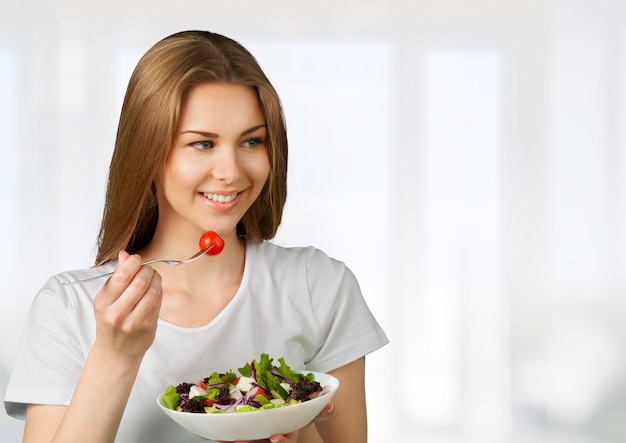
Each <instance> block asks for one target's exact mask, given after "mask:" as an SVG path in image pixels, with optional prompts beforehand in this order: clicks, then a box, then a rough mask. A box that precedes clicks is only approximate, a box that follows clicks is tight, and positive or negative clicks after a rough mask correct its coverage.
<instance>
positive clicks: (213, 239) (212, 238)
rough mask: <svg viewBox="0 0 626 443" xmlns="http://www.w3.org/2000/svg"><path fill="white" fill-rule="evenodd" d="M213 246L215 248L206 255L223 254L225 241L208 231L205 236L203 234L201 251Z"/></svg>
mask: <svg viewBox="0 0 626 443" xmlns="http://www.w3.org/2000/svg"><path fill="white" fill-rule="evenodd" d="M211 245H214V246H213V247H212V248H211V249H209V250H208V251H206V254H207V255H217V254H219V253H220V252H222V249H224V240H222V238H221V237H220V236H219V235H217V234H216V233H215V232H213V231H206V232H205V233H204V234H202V237H200V249H205V248H208V247H209V246H211Z"/></svg>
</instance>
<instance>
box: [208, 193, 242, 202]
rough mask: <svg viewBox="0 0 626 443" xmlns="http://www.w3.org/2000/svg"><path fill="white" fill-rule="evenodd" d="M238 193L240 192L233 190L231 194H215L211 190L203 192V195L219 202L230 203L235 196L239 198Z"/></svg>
mask: <svg viewBox="0 0 626 443" xmlns="http://www.w3.org/2000/svg"><path fill="white" fill-rule="evenodd" d="M237 194H238V193H237V192H233V193H232V194H229V195H222V194H213V193H211V192H203V193H202V195H203V196H204V197H205V198H207V199H208V200H212V201H214V202H219V203H229V202H231V201H233V200H234V199H235V198H237Z"/></svg>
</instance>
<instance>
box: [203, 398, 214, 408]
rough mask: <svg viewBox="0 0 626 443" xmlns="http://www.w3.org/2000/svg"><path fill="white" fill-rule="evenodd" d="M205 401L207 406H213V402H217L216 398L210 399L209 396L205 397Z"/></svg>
mask: <svg viewBox="0 0 626 443" xmlns="http://www.w3.org/2000/svg"><path fill="white" fill-rule="evenodd" d="M205 403H206V405H207V406H213V405H214V404H216V403H217V400H212V399H210V398H207V399H206V400H205Z"/></svg>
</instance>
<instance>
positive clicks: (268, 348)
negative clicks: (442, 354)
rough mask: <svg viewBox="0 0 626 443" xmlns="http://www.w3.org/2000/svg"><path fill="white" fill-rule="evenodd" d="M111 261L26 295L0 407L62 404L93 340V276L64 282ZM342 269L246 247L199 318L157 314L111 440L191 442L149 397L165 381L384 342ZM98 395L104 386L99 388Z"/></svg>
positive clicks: (344, 357)
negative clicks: (231, 282)
mask: <svg viewBox="0 0 626 443" xmlns="http://www.w3.org/2000/svg"><path fill="white" fill-rule="evenodd" d="M114 268H115V262H111V263H107V264H106V265H103V266H100V267H97V268H90V269H85V270H81V271H74V272H66V273H63V274H59V275H57V276H54V277H52V278H51V279H50V280H49V281H48V282H47V283H46V285H45V286H44V287H43V288H42V289H41V291H40V292H39V293H38V294H37V296H36V297H35V300H34V302H33V305H32V307H31V310H30V313H29V316H28V319H27V321H26V326H25V329H24V332H23V336H22V341H21V343H20V347H19V350H18V354H17V358H16V361H15V366H14V369H13V372H12V374H11V379H10V381H9V384H8V386H7V390H6V396H5V408H6V411H7V413H8V414H9V415H12V416H14V417H17V418H23V417H24V414H25V410H26V405H27V404H31V403H39V404H59V405H68V404H69V402H70V399H71V397H72V393H73V390H74V387H75V385H76V382H77V380H78V377H79V375H80V373H81V370H82V367H83V364H84V362H85V359H86V357H87V354H88V352H89V350H90V348H91V346H92V344H93V341H94V339H95V319H94V314H93V299H94V297H95V294H96V293H97V291H98V289H99V288H100V287H101V286H102V280H95V281H91V282H88V283H82V284H76V285H67V286H64V285H63V284H62V282H63V281H65V280H73V279H80V278H85V277H89V276H92V275H98V274H100V273H103V272H107V271H112V270H113V269H114ZM387 341H388V340H387V337H386V336H385V333H384V332H383V330H382V329H381V327H380V326H379V324H378V323H377V321H376V320H375V318H374V317H373V316H372V314H371V312H370V310H369V308H368V307H367V305H366V303H365V301H364V299H363V296H362V295H361V291H360V288H359V285H358V283H357V281H356V279H355V277H354V275H353V274H352V272H351V271H350V270H349V269H348V268H347V267H346V266H345V265H344V264H343V263H342V262H339V261H336V260H334V259H331V258H329V257H328V256H327V255H326V254H324V253H323V252H322V251H320V250H318V249H315V248H312V247H308V248H284V247H280V246H276V245H274V244H272V243H268V242H265V243H261V244H257V243H251V242H248V243H247V246H246V263H245V268H244V274H243V279H242V282H241V286H240V288H239V290H238V291H237V293H236V294H235V296H234V298H233V299H232V301H231V302H230V303H229V304H228V305H227V306H226V307H225V308H224V310H223V311H222V312H221V313H220V314H219V315H218V316H217V317H216V318H215V319H213V321H211V322H210V323H209V324H207V325H205V326H201V327H198V328H182V327H179V326H176V325H174V324H171V323H168V322H166V321H164V320H159V324H158V328H157V333H156V338H155V340H154V343H153V345H152V346H151V347H150V349H149V350H148V351H147V352H146V354H145V357H144V359H143V361H142V364H141V367H140V370H139V373H138V375H137V379H136V381H135V385H134V387H133V390H132V393H131V395H130V398H129V401H128V405H127V407H126V410H125V412H124V416H123V418H122V422H121V424H120V428H119V432H118V434H117V439H116V441H118V442H152V443H157V442H201V441H206V440H201V439H199V438H197V437H194V436H193V435H191V434H190V433H189V432H187V431H186V430H184V429H183V428H181V427H180V426H178V425H177V424H176V423H174V422H173V421H171V420H170V419H169V418H167V417H166V416H165V415H164V414H163V412H162V411H160V410H158V407H157V405H156V398H157V396H158V395H159V394H160V393H161V392H163V390H164V389H165V388H166V387H167V386H169V385H176V384H178V383H181V382H194V381H197V380H201V379H203V378H204V377H206V376H208V375H210V373H211V372H213V371H218V372H225V371H227V370H231V369H232V370H237V368H238V367H241V366H243V365H244V364H245V363H246V362H250V361H252V359H254V358H256V359H258V358H259V357H260V355H261V354H262V353H267V354H269V356H270V357H272V358H275V359H277V358H278V357H284V358H285V361H286V362H287V363H288V364H289V365H290V366H292V367H293V368H294V369H307V370H311V371H319V372H328V371H331V370H333V369H336V368H339V367H341V366H343V365H345V364H347V363H350V362H352V361H354V360H356V359H358V358H360V357H362V356H364V355H366V354H368V353H370V352H372V351H374V350H376V349H378V348H379V347H381V346H383V345H385V344H386V343H387ZM102 401H103V402H106V401H107V393H106V392H102Z"/></svg>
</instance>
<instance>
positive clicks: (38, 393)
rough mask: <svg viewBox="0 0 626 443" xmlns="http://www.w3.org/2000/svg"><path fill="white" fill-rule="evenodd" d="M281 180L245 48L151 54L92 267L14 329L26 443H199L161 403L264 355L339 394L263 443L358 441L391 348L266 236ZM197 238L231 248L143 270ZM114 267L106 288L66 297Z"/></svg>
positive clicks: (121, 145)
mask: <svg viewBox="0 0 626 443" xmlns="http://www.w3.org/2000/svg"><path fill="white" fill-rule="evenodd" d="M286 175H287V138H286V131H285V125H284V120H283V115H282V109H281V105H280V100H279V98H278V95H277V94H276V92H275V90H274V88H273V87H272V85H271V84H270V82H269V81H268V80H267V78H266V77H265V75H264V74H263V72H262V70H261V68H260V67H259V66H258V64H257V62H256V61H255V59H254V58H253V56H252V55H251V54H250V53H249V52H247V51H246V50H245V49H244V48H243V47H241V46H240V45H239V44H238V43H236V42H234V41H232V40H230V39H228V38H226V37H223V36H220V35H217V34H212V33H209V32H200V31H189V32H182V33H178V34H174V35H172V36H170V37H167V38H165V39H163V40H162V41H160V42H159V43H157V44H156V45H155V46H153V47H152V48H151V49H150V50H149V51H148V52H147V53H146V54H145V55H144V57H143V58H142V59H141V60H140V61H139V63H138V65H137V67H136V69H135V71H134V72H133V75H132V77H131V79H130V83H129V86H128V90H127V93H126V97H125V100H124V105H123V108H122V113H121V117H120V124H119V129H118V136H117V140H116V146H115V151H114V154H113V158H112V162H111V166H110V172H109V181H108V187H107V196H106V205H105V209H104V215H103V221H102V225H101V229H100V235H99V242H98V246H99V248H98V254H97V259H96V261H97V263H96V264H97V266H96V267H93V268H90V269H87V270H81V271H75V272H67V273H64V274H60V275H58V276H54V277H52V278H51V279H50V280H49V281H48V282H47V283H46V285H45V286H44V287H43V289H42V290H41V291H40V293H39V294H38V295H37V297H36V299H35V301H34V303H33V306H32V308H31V312H30V315H29V318H28V321H27V324H26V327H25V330H24V335H23V338H22V342H21V345H20V349H19V352H18V356H17V359H16V364H15V368H14V372H13V374H12V378H11V381H10V383H9V386H8V388H7V393H6V398H5V405H6V408H7V412H8V413H9V414H11V415H13V416H16V417H25V419H26V423H25V431H24V441H25V442H52V441H54V442H56V441H62V442H70V441H77V442H78V441H80V442H84V441H89V442H94V443H95V442H111V441H119V442H129V441H137V442H139V441H147V442H188V441H189V442H191V441H202V440H200V439H198V438H196V437H194V436H192V435H191V434H189V433H188V432H187V431H185V430H184V429H182V428H180V427H179V426H178V425H176V424H174V423H173V422H170V421H169V420H166V419H165V418H164V416H163V414H162V413H161V412H160V411H159V410H158V409H157V407H156V405H155V398H156V396H157V395H158V394H159V393H160V392H162V391H163V389H164V388H165V387H166V386H168V385H169V384H176V383H179V382H182V381H190V380H199V379H201V378H203V377H205V376H206V375H208V373H209V372H212V371H220V372H222V371H227V370H229V369H233V368H237V367H240V366H241V365H242V364H243V363H244V362H247V361H251V360H252V359H253V358H256V357H258V356H259V355H260V354H261V353H267V354H269V355H270V356H271V357H276V358H278V357H284V358H285V361H286V362H287V363H289V364H290V365H291V366H292V367H294V368H296V369H308V370H313V371H320V372H330V373H331V374H333V375H334V376H335V377H337V378H338V379H339V381H340V383H341V387H340V389H339V390H338V392H337V394H336V396H335V397H334V399H333V403H332V404H329V405H327V408H325V411H323V412H322V413H321V414H320V416H319V417H318V419H316V420H315V421H314V423H313V424H312V425H309V426H307V427H305V428H304V429H301V430H299V431H297V432H294V433H291V434H289V435H287V436H282V435H280V436H273V437H272V438H271V439H270V441H272V442H319V441H324V442H341V443H349V442H364V441H366V439H367V437H366V436H367V426H366V409H365V389H364V371H365V355H366V354H367V353H369V352H372V351H374V350H375V349H377V348H379V347H380V346H383V345H384V344H385V343H386V342H387V338H386V337H385V334H384V332H383V331H382V330H381V328H380V327H379V325H378V324H377V322H376V320H375V319H374V318H373V316H372V315H371V313H370V311H369V309H368V308H367V306H366V304H365V302H364V300H363V298H362V296H361V293H360V290H359V287H358V284H357V282H356V280H355V278H354V276H353V275H352V273H351V272H350V271H349V270H348V269H347V268H346V267H345V266H344V265H343V263H341V262H338V261H336V260H333V259H331V258H329V257H327V256H326V255H325V254H324V253H323V252H321V251H319V250H317V249H315V248H311V247H309V248H283V247H278V246H276V245H273V244H271V243H269V242H267V241H266V240H269V239H271V238H273V237H274V235H275V233H276V230H277V228H278V226H279V224H280V221H281V216H282V211H283V206H284V203H285V198H286ZM208 230H212V231H215V232H217V233H218V234H219V235H220V236H221V237H222V239H223V240H224V243H225V247H224V249H223V251H222V252H221V253H220V254H219V255H216V256H204V257H202V258H201V259H199V260H197V261H194V262H193V263H189V264H186V265H184V266H179V267H169V266H168V265H166V264H162V263H161V264H153V265H150V266H142V265H141V262H142V261H144V260H149V259H153V258H159V257H166V258H184V257H189V256H191V255H192V254H193V253H194V252H196V251H197V249H198V240H199V238H200V237H201V235H202V234H203V233H204V232H205V231H208ZM120 251H121V252H120ZM113 270H114V273H113V275H112V276H111V277H110V278H109V279H108V280H107V281H106V282H104V283H103V281H102V280H100V281H98V279H96V280H93V281H89V282H84V283H81V284H76V285H63V284H62V282H63V281H65V280H76V279H82V278H86V277H90V276H95V275H99V274H101V273H104V272H107V271H113ZM265 441H267V440H265Z"/></svg>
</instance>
